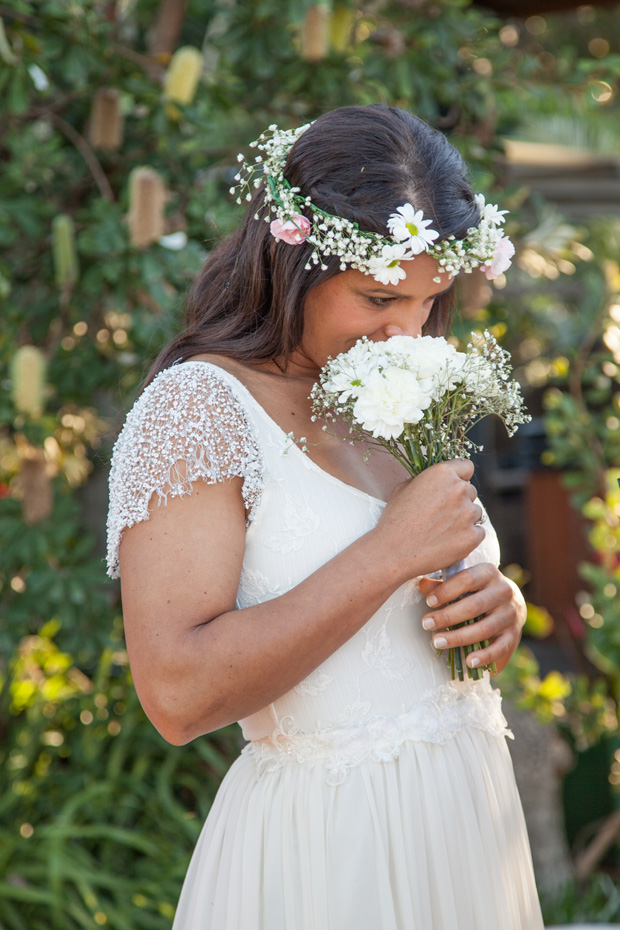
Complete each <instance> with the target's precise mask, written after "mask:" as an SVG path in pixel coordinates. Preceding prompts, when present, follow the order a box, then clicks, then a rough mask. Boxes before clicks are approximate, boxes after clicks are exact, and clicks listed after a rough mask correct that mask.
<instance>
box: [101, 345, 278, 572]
mask: <svg viewBox="0 0 620 930" xmlns="http://www.w3.org/2000/svg"><path fill="white" fill-rule="evenodd" d="M262 474H263V464H262V458H261V453H260V449H259V445H258V441H257V439H256V435H255V433H254V428H253V426H252V425H251V424H250V422H249V420H248V418H247V416H246V413H245V410H244V408H243V407H242V405H241V404H240V402H239V400H238V399H237V397H236V396H235V394H234V392H233V390H232V389H231V387H230V386H229V385H228V384H227V383H226V381H225V380H224V378H221V377H219V376H218V375H217V374H216V373H215V372H214V370H213V368H212V367H211V366H207V365H204V364H201V363H194V364H192V363H189V364H182V365H176V366H173V367H172V368H168V369H166V370H165V371H162V372H160V374H158V375H157V377H156V378H155V379H154V380H153V381H152V383H151V384H150V385H149V386H148V387H147V388H146V390H145V391H144V392H143V394H142V395H141V396H140V397H139V398H138V400H137V401H136V403H135V405H134V406H133V408H132V410H131V411H130V412H129V414H128V416H127V420H126V422H125V426H124V427H123V430H122V432H121V434H120V436H119V437H118V439H117V441H116V445H115V446H114V452H113V456H112V468H111V471H110V507H109V511H108V524H107V529H108V555H107V564H108V574H109V575H110V576H111V577H112V578H118V577H119V575H120V572H119V564H118V549H119V545H120V541H121V536H122V534H123V531H124V530H125V529H126V528H127V527H130V526H133V525H134V524H135V523H140V522H141V521H143V520H148V518H149V502H150V500H151V498H152V497H153V495H154V494H157V498H158V501H157V503H158V505H161V504H162V503H163V504H165V503H166V502H167V500H168V497H183V496H185V495H186V494H191V492H192V486H193V483H194V482H195V481H199V480H202V481H206V482H207V483H208V484H214V483H216V482H218V481H228V480H230V479H232V478H235V477H238V478H243V486H242V495H243V500H244V503H245V507H246V512H247V522H248V524H249V523H250V522H251V520H252V519H253V517H254V515H255V512H256V508H257V506H258V503H259V500H260V496H261V491H262V487H263V481H262Z"/></svg>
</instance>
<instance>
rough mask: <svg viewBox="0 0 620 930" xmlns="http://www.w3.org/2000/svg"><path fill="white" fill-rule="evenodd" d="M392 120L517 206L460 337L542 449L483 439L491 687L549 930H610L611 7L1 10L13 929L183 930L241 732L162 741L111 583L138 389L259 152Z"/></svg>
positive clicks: (443, 4)
mask: <svg viewBox="0 0 620 930" xmlns="http://www.w3.org/2000/svg"><path fill="white" fill-rule="evenodd" d="M375 101H383V102H385V103H388V104H391V105H396V106H400V107H404V108H406V109H410V110H411V111H413V112H415V113H417V114H418V115H420V116H422V117H423V118H424V119H426V120H428V121H429V122H430V123H431V124H432V125H433V126H436V127H438V128H439V129H441V130H442V131H443V132H445V133H446V134H447V135H448V137H449V138H450V140H451V141H452V142H453V143H454V145H456V146H457V147H458V148H459V149H460V151H461V152H462V153H463V155H464V156H465V158H466V159H467V160H468V162H469V163H470V165H471V169H472V180H473V186H474V189H475V190H479V191H483V192H484V193H485V194H486V195H487V196H488V197H490V198H491V200H492V201H493V202H495V201H497V202H499V204H500V206H501V207H506V208H509V209H510V211H511V213H510V216H509V218H508V223H507V231H508V233H509V234H510V236H511V237H512V239H513V240H514V242H515V244H516V247H517V255H516V259H515V262H514V264H513V268H512V269H511V271H510V273H509V275H508V276H507V277H506V278H504V277H500V278H499V279H497V280H496V281H494V282H493V283H489V282H487V281H486V279H485V278H484V277H483V276H482V275H477V274H476V275H471V276H468V277H466V278H465V279H464V280H463V282H462V284H461V286H460V291H459V310H458V313H457V316H456V319H455V323H454V335H455V337H456V338H464V337H465V338H466V337H467V336H468V334H469V332H470V331H471V330H472V329H485V328H487V329H489V330H490V331H491V332H493V333H494V334H495V335H496V336H497V337H498V338H499V339H500V340H501V342H502V344H503V345H504V347H505V348H507V349H508V350H509V351H510V352H511V353H512V355H513V361H514V364H515V367H516V372H517V376H518V378H519V380H520V381H521V383H522V385H523V389H524V391H525V394H526V398H527V403H528V406H529V409H530V412H531V414H532V416H533V419H532V422H531V423H530V424H528V425H527V426H526V427H523V428H522V429H521V430H520V432H519V433H518V434H517V437H516V438H515V439H513V440H511V441H507V440H506V438H505V437H504V436H503V435H502V433H501V430H500V429H498V428H496V427H495V426H494V425H493V424H492V423H486V424H485V425H484V427H483V429H481V431H480V433H479V436H478V440H479V441H480V442H482V443H483V445H484V451H483V452H482V453H480V454H479V456H478V458H477V465H478V469H477V473H478V480H479V483H480V487H481V493H482V496H483V498H484V499H485V501H486V503H487V506H488V509H489V510H490V512H491V516H492V519H493V520H494V522H495V525H496V527H497V530H498V534H499V536H500V540H501V543H502V547H503V555H504V568H505V570H506V571H507V573H508V574H510V576H511V577H513V578H514V579H515V580H516V581H517V582H518V583H519V584H520V585H521V586H522V588H523V591H524V594H525V597H526V599H527V600H528V603H529V610H528V622H527V627H526V635H525V637H524V641H523V646H522V647H521V649H520V650H519V653H518V654H517V656H516V658H515V660H514V661H513V663H512V665H511V666H510V667H509V669H507V670H506V671H505V672H503V673H502V675H501V678H500V680H499V683H500V685H501V687H502V691H503V692H504V694H505V695H506V701H505V705H506V710H507V715H508V716H509V719H510V723H511V725H512V727H513V729H514V731H515V734H516V735H517V737H518V738H517V740H516V741H515V742H514V743H513V744H511V751H512V753H513V757H514V761H515V768H516V772H517V777H518V780H519V785H520V788H521V792H522V795H523V800H524V804H525V809H526V816H527V819H528V826H529V830H530V836H531V840H532V847H533V854H534V860H535V868H536V875H537V881H538V885H539V888H540V891H541V894H542V896H543V902H544V910H545V915H546V919H547V921H548V922H549V923H551V922H556V923H571V922H577V921H580V920H589V921H591V922H605V921H611V920H613V919H618V920H619V921H620V739H619V738H618V703H619V701H620V490H619V488H618V483H617V479H618V478H619V477H620V5H618V4H617V3H610V2H599V3H597V4H589V5H578V4H576V3H574V2H571V0H518V2H517V0H488V2H487V3H484V4H483V3H479V4H478V3H470V2H469V0H369V2H366V3H363V2H359V3H354V2H344V0H343V2H336V0H333V2H326V3H320V4H314V3H308V2H304V0H297V2H294V0H289V2H288V3H287V2H283V0H116V2H113V0H110V2H104V0H82V2H70V0H63V2H61V0H10V2H8V3H2V2H0V162H1V169H2V170H1V172H0V246H1V249H2V251H1V252H0V385H1V392H0V689H1V690H0V927H1V928H3V930H49V928H59V930H60V928H62V930H78V928H88V930H92V928H97V927H109V928H111V930H112V928H113V930H139V928H145V930H147V928H148V930H160V928H161V930H164V928H168V927H169V926H170V923H171V919H172V916H173V913H174V907H175V904H176V900H177V897H178V894H179V890H180V886H181V882H182V878H183V875H184V872H185V869H186V867H187V864H188V861H189V857H190V854H191V850H192V848H193V845H194V843H195V841H196V838H197V835H198V832H199V830H200V827H201V825H202V822H203V820H204V817H205V815H206V813H207V811H208V809H209V805H210V803H211V800H212V798H213V795H214V792H215V790H216V787H217V784H218V782H219V780H220V779H221V776H222V774H223V773H224V772H225V771H226V769H227V767H228V765H229V764H230V761H231V760H232V759H233V758H234V756H235V755H236V754H237V753H238V751H239V747H240V732H239V731H238V729H237V728H236V727H229V728H227V729H225V730H223V731H221V732H219V733H216V734H212V735H211V736H208V737H205V738H202V739H200V740H196V741H195V742H194V743H192V744H190V745H188V746H184V747H180V748H179V747H172V746H168V745H166V744H165V743H164V741H163V740H162V739H161V738H160V737H159V736H158V734H157V733H156V732H155V730H154V729H153V728H152V727H151V725H150V723H149V722H148V721H147V720H146V719H145V717H144V715H143V713H142V711H141V709H140V707H139V706H138V703H137V700H136V697H135V694H134V692H133V689H132V686H131V680H130V676H129V670H128V665H127V656H126V653H125V650H124V642H123V632H122V619H121V614H120V598H119V589H118V585H117V584H116V583H112V582H110V581H108V580H107V579H106V577H105V573H104V564H103V560H102V557H103V552H104V525H105V512H106V506H107V490H106V481H107V470H108V463H109V458H110V454H111V448H112V444H113V441H114V437H115V435H116V432H117V430H118V428H119V426H120V425H121V423H122V420H123V417H124V414H125V412H126V411H127V409H128V408H129V407H130V405H131V404H132V402H133V400H134V399H135V397H136V395H137V392H138V390H139V386H140V382H141V379H142V378H143V376H144V374H145V371H146V368H147V367H148V361H149V359H152V358H153V357H154V356H155V355H156V354H157V352H158V350H159V349H160V347H161V346H162V345H163V344H164V343H165V342H166V341H167V340H168V339H169V338H170V336H171V335H172V334H173V333H174V332H175V330H176V328H177V326H178V321H179V318H180V313H181V310H182V306H183V300H184V295H185V293H186V291H187V288H188V286H189V284H190V282H191V280H192V277H193V276H194V274H195V273H196V271H197V270H198V268H199V267H200V265H201V264H202V262H203V261H204V259H205V257H206V256H207V255H208V253H209V250H210V249H211V248H212V246H213V244H214V243H215V242H216V241H217V240H218V239H219V238H220V237H221V236H223V235H226V234H227V233H228V232H229V231H230V230H231V229H232V228H233V227H234V225H235V223H236V222H237V220H238V218H239V212H238V211H239V209H240V208H239V207H237V206H236V205H235V204H234V202H233V199H232V198H231V197H230V195H229V193H228V189H229V187H230V184H231V179H232V176H233V175H234V173H235V171H236V167H235V165H236V158H235V156H236V154H237V152H239V151H247V147H248V143H249V142H250V141H251V140H252V139H254V138H256V137H257V136H258V135H259V134H260V132H262V131H263V129H264V128H265V127H266V126H267V125H268V124H270V123H272V122H276V123H278V124H279V125H280V126H281V127H284V128H289V127H292V126H296V125H299V124H300V123H302V122H307V121H308V120H311V119H313V118H314V117H316V116H318V115H319V114H320V113H322V112H324V111H325V110H328V109H331V108H333V107H336V106H341V105H344V104H365V103H371V102H375Z"/></svg>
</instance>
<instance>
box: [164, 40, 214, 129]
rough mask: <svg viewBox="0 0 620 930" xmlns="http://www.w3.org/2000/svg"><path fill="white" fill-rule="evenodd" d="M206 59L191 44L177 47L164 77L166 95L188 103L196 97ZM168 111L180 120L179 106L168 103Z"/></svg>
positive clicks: (172, 117)
mask: <svg viewBox="0 0 620 930" xmlns="http://www.w3.org/2000/svg"><path fill="white" fill-rule="evenodd" d="M203 66H204V61H203V58H202V54H201V53H200V52H199V51H198V49H197V48H192V46H191V45H184V46H182V47H181V48H179V49H177V50H176V52H175V53H174V55H173V56H172V58H171V59H170V64H169V65H168V70H167V71H166V75H165V77H164V97H165V98H166V100H172V101H175V102H176V103H182V104H185V105H186V104H188V103H191V102H192V100H193V99H194V94H195V93H196V88H197V87H198V81H199V80H200V75H201V74H202V69H203ZM166 113H167V115H168V116H169V117H170V119H175V120H178V119H179V117H180V116H181V113H180V110H179V109H178V107H175V106H173V105H172V104H168V106H167V107H166Z"/></svg>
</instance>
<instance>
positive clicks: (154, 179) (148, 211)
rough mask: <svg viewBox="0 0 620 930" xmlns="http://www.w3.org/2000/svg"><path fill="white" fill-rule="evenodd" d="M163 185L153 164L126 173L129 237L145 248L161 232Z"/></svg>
mask: <svg viewBox="0 0 620 930" xmlns="http://www.w3.org/2000/svg"><path fill="white" fill-rule="evenodd" d="M165 203H166V188H165V186H164V182H163V181H162V179H161V178H160V176H159V175H158V173H157V172H156V171H155V169H154V168H148V167H146V166H141V167H139V168H134V169H133V171H132V172H131V174H130V175H129V214H128V216H127V221H128V223H129V238H130V239H131V242H132V244H133V245H135V246H137V247H138V248H140V249H144V248H146V246H148V245H151V243H153V242H157V240H158V239H161V237H162V236H163V234H164V207H165Z"/></svg>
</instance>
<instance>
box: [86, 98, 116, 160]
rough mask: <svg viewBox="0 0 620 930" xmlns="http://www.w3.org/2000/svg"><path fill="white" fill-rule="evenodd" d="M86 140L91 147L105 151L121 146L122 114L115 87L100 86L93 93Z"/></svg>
mask: <svg viewBox="0 0 620 930" xmlns="http://www.w3.org/2000/svg"><path fill="white" fill-rule="evenodd" d="M88 141H89V142H90V144H91V145H92V147H93V148H95V149H104V150H105V151H107V152H112V151H115V150H116V149H119V148H120V147H121V145H122V142H123V114H122V113H121V106H120V92H119V91H118V90H117V89H116V88H115V87H100V88H99V90H98V91H97V93H96V94H95V96H94V98H93V105H92V107H91V111H90V120H89V123H88Z"/></svg>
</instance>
